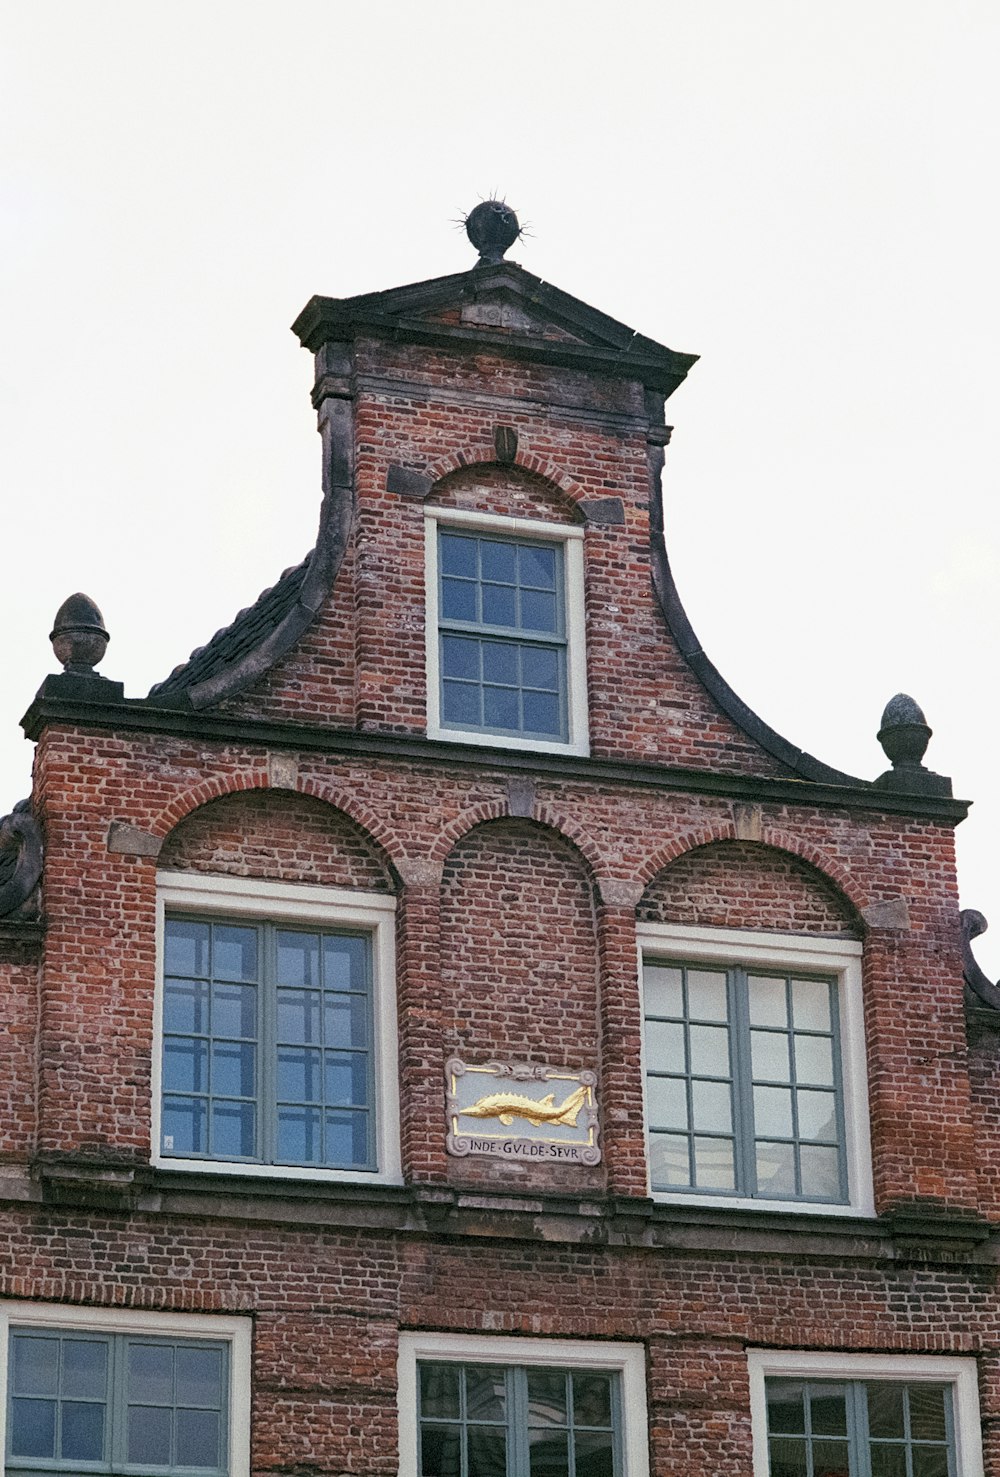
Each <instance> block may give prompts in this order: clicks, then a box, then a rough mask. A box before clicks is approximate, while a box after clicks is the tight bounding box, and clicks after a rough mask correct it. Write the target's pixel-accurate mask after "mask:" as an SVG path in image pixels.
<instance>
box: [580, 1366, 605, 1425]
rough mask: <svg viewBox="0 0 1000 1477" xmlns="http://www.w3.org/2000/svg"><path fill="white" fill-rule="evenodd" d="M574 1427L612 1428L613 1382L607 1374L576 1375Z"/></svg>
mask: <svg viewBox="0 0 1000 1477" xmlns="http://www.w3.org/2000/svg"><path fill="white" fill-rule="evenodd" d="M573 1424H574V1426H608V1427H609V1428H610V1426H611V1380H610V1378H609V1376H608V1375H606V1374H574V1376H573Z"/></svg>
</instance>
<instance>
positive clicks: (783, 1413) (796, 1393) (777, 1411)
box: [767, 1380, 806, 1436]
mask: <svg viewBox="0 0 1000 1477" xmlns="http://www.w3.org/2000/svg"><path fill="white" fill-rule="evenodd" d="M767 1429H768V1430H769V1431H770V1432H771V1434H772V1436H779V1435H785V1434H786V1433H788V1434H792V1435H796V1434H798V1433H799V1432H804V1431H805V1429H806V1410H805V1385H803V1384H802V1383H801V1381H799V1380H768V1382H767Z"/></svg>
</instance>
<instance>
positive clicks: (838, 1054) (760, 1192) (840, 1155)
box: [643, 953, 850, 1205]
mask: <svg viewBox="0 0 1000 1477" xmlns="http://www.w3.org/2000/svg"><path fill="white" fill-rule="evenodd" d="M656 968H660V969H669V970H679V971H681V972H682V978H683V1007H682V1010H681V1011H680V1012H667V1013H662V1012H661V1013H657V1012H655V1011H652V1010H651V1009H650V997H651V995H652V991H651V989H650V988H649V981H648V978H647V971H649V970H650V969H656ZM689 972H692V973H698V974H705V973H707V974H711V975H716V976H719V975H724V976H725V981H726V986H725V990H726V1014H725V1018H724V1019H723V1018H722V1017H720V1016H719V1015H718V1014H716V1015H714V1016H711V1017H703V1016H700V1015H698V1014H697V1013H694V1014H693V1013H692V1011H691V1009H690V992H689V987H688V974H689ZM643 977H644V979H643V1002H644V1003H643V1038H644V1055H645V1079H646V1127H647V1140H648V1146H649V1160H650V1186H651V1189H652V1191H653V1192H654V1193H664V1194H671V1195H673V1194H677V1195H697V1196H710V1197H714V1198H722V1199H730V1200H732V1199H751V1200H759V1201H761V1202H762V1203H763V1202H765V1201H772V1202H784V1201H788V1202H798V1203H802V1204H816V1205H846V1204H848V1203H849V1196H850V1186H849V1176H848V1139H847V1123H846V1112H845V1086H844V1062H843V1048H842V1041H841V1027H840V981H839V980H838V979H837V977H836V976H835V975H827V974H823V973H818V972H816V971H814V970H789V969H787V968H785V967H782V968H777V967H770V966H765V965H745V964H741V963H740V964H738V963H733V962H730V963H726V964H722V963H709V962H707V961H705V960H687V959H684V958H679V957H676V956H665V955H660V954H658V953H657V954H653V953H647V954H646V955H645V956H644V958H643ZM776 978H780V979H784V981H785V1001H786V1018H787V1025H786V1026H785V1027H781V1026H777V1025H774V1026H766V1027H765V1026H761V1025H760V1024H758V1023H757V1022H752V1021H751V1017H750V1005H749V984H748V982H749V981H750V980H751V979H776ZM793 981H803V982H807V983H809V984H825V985H826V986H827V987H828V990H829V994H828V1018H829V1023H830V1027H829V1030H819V1029H813V1028H806V1027H802V1028H801V1029H800V1028H798V1027H797V1026H796V1024H795V1016H794V1004H793V989H792V982H793ZM657 1027H667V1028H668V1030H672V1031H673V1032H674V1033H675V1035H676V1033H677V1032H678V1030H680V1031H682V1032H683V1046H682V1051H683V1061H681V1060H680V1059H679V1058H677V1057H672V1058H668V1059H664V1058H663V1057H662V1056H661V1055H660V1054H659V1052H658V1050H657V1042H656V1035H657V1030H656V1028H657ZM692 1027H693V1028H694V1029H695V1030H696V1031H701V1032H708V1033H715V1034H716V1035H718V1036H719V1037H720V1044H721V1036H722V1031H723V1029H724V1030H725V1036H726V1041H727V1046H728V1069H726V1067H725V1065H724V1064H723V1062H722V1061H721V1060H720V1065H719V1069H718V1070H716V1071H706V1070H700V1071H696V1070H694V1067H693V1064H692V1052H693V1040H692ZM758 1034H760V1035H769V1036H774V1037H776V1038H777V1037H781V1036H784V1037H785V1040H786V1042H787V1044H788V1061H789V1072H788V1074H787V1076H786V1077H783V1078H777V1077H767V1076H764V1075H757V1074H755V1070H754V1062H753V1058H752V1051H751V1045H752V1042H753V1038H754V1036H756V1035H758ZM797 1038H804V1039H812V1040H816V1041H820V1040H822V1041H825V1042H828V1043H829V1047H830V1054H831V1059H832V1073H831V1075H832V1082H831V1083H830V1084H825V1083H817V1082H813V1081H811V1080H808V1079H806V1078H800V1076H799V1074H798V1071H797V1067H796V1051H795V1049H794V1043H795V1041H796V1039H797ZM660 1082H673V1083H678V1084H680V1083H683V1085H684V1095H685V1108H686V1127H679V1126H675V1125H674V1124H671V1125H670V1126H666V1125H664V1124H663V1123H662V1122H659V1123H658V1122H657V1111H656V1108H655V1106H654V1103H653V1098H654V1095H655V1093H656V1090H657V1084H658V1083H660ZM700 1084H705V1091H706V1095H707V1093H708V1091H711V1090H712V1089H715V1091H716V1092H717V1093H722V1092H723V1091H724V1089H727V1088H728V1101H729V1124H728V1127H722V1128H719V1127H699V1125H698V1122H697V1109H696V1103H695V1092H696V1089H697V1088H698V1087H699V1085H700ZM774 1090H777V1091H779V1092H786V1091H787V1092H788V1094H789V1097H790V1107H791V1115H792V1131H791V1133H790V1134H787V1135H786V1134H778V1133H773V1134H772V1133H767V1132H765V1131H762V1132H758V1131H757V1128H758V1123H757V1115H756V1113H755V1091H761V1092H767V1091H772V1092H773V1091H774ZM800 1091H802V1092H805V1093H811V1094H812V1095H813V1096H816V1095H817V1094H819V1093H824V1094H826V1095H828V1096H830V1097H832V1099H833V1102H834V1112H833V1122H834V1136H833V1137H832V1138H831V1137H826V1138H823V1139H820V1138H817V1137H815V1136H813V1137H810V1136H809V1135H807V1134H803V1133H801V1132H800V1131H799V1130H800V1125H799V1107H798V1104H799V1101H800V1099H799V1092H800ZM681 1139H684V1140H685V1141H686V1144H687V1154H688V1183H686V1184H685V1183H681V1182H679V1181H676V1180H673V1181H658V1179H657V1174H656V1169H655V1164H656V1150H657V1148H658V1146H659V1142H660V1141H666V1140H673V1141H677V1142H679V1141H680V1140H681ZM696 1140H697V1141H698V1143H696ZM713 1143H717V1144H718V1145H719V1150H720V1154H725V1152H726V1146H727V1145H730V1144H731V1146H732V1165H733V1176H732V1183H731V1184H712V1183H704V1182H702V1183H699V1182H698V1180H699V1172H698V1151H699V1149H700V1150H701V1152H703V1153H704V1154H705V1155H706V1157H707V1156H708V1155H709V1154H710V1153H711V1146H712V1144H713ZM767 1144H771V1145H772V1146H774V1147H776V1148H779V1147H780V1148H785V1147H790V1148H791V1150H792V1156H793V1161H794V1174H795V1185H794V1188H792V1189H788V1188H786V1187H784V1188H779V1189H777V1190H771V1189H769V1188H767V1187H761V1185H760V1183H759V1179H758V1173H757V1148H758V1145H767ZM702 1146H704V1147H702ZM810 1149H814V1150H819V1151H822V1152H823V1153H824V1154H826V1155H827V1156H828V1155H829V1152H830V1151H831V1150H832V1149H835V1150H836V1155H837V1176H836V1178H837V1183H836V1190H835V1193H828V1192H827V1191H826V1190H824V1191H823V1192H822V1193H811V1192H810V1189H809V1187H808V1184H807V1183H806V1172H805V1170H804V1168H803V1152H802V1151H803V1150H806V1151H808V1150H810Z"/></svg>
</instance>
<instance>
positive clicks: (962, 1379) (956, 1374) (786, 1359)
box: [747, 1349, 983, 1477]
mask: <svg viewBox="0 0 1000 1477" xmlns="http://www.w3.org/2000/svg"><path fill="white" fill-rule="evenodd" d="M747 1362H748V1365H749V1369H750V1422H751V1428H752V1431H753V1472H754V1477H768V1472H769V1467H768V1456H767V1402H766V1398H765V1389H764V1386H765V1381H766V1380H769V1379H796V1380H801V1379H806V1380H900V1381H902V1382H904V1383H906V1384H911V1385H914V1384H917V1383H919V1382H920V1381H924V1382H926V1383H928V1384H935V1385H950V1387H951V1391H952V1406H953V1415H954V1426H955V1466H956V1469H957V1473H958V1477H983V1439H982V1427H981V1426H980V1423H979V1377H978V1371H977V1368H976V1361H975V1359H968V1358H948V1357H945V1356H941V1355H931V1354H843V1353H838V1354H831V1353H826V1352H823V1353H814V1352H807V1351H795V1350H787V1349H748V1350H747Z"/></svg>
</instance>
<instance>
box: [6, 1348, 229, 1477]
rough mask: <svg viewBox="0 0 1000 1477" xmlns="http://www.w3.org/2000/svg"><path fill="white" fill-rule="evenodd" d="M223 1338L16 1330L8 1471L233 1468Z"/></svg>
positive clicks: (218, 1475) (205, 1476)
mask: <svg viewBox="0 0 1000 1477" xmlns="http://www.w3.org/2000/svg"><path fill="white" fill-rule="evenodd" d="M228 1354H229V1350H228V1345H227V1344H226V1343H225V1342H223V1341H218V1342H216V1341H211V1340H195V1339H171V1338H157V1337H152V1336H151V1337H145V1336H141V1335H135V1336H133V1335H129V1334H110V1333H101V1332H99V1331H91V1330H86V1329H75V1328H74V1329H71V1330H67V1329H58V1328H45V1327H37V1328H20V1327H16V1326H14V1327H12V1328H11V1331H10V1341H9V1371H8V1407H7V1477H26V1474H27V1473H28V1472H29V1471H34V1472H38V1471H39V1470H41V1471H55V1472H66V1473H76V1472H78V1471H81V1470H82V1471H86V1472H93V1473H111V1472H143V1473H146V1472H156V1473H170V1472H175V1471H177V1470H179V1469H183V1470H184V1471H185V1473H189V1474H201V1477H223V1474H225V1473H227V1472H228V1470H229V1462H228V1452H227V1431H228V1398H227V1396H228V1389H229V1370H228Z"/></svg>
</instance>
